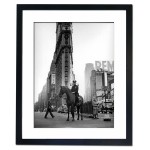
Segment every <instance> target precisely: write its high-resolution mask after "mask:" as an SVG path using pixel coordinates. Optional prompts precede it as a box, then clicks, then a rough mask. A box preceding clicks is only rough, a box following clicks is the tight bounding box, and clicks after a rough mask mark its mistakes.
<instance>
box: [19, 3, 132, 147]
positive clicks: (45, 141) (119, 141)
mask: <svg viewBox="0 0 150 150" xmlns="http://www.w3.org/2000/svg"><path fill="white" fill-rule="evenodd" d="M24 10H83V11H84V10H125V11H126V139H23V138H22V75H23V73H22V54H23V52H22V34H23V32H22V31H23V21H22V20H23V11H24ZM16 40H17V50H16V51H17V52H16V56H17V59H16V144H17V145H112V146H119V145H120V146H130V145H132V5H131V4H127V5H126V4H124V5H119V4H118V5H112V4H109V5H91V4H90V5H69V4H68V5H49V4H18V5H17V39H16Z"/></svg>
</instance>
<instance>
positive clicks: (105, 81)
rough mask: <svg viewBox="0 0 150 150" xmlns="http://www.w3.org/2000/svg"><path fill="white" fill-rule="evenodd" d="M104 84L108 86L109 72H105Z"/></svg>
mask: <svg viewBox="0 0 150 150" xmlns="http://www.w3.org/2000/svg"><path fill="white" fill-rule="evenodd" d="M104 85H105V86H107V72H104Z"/></svg>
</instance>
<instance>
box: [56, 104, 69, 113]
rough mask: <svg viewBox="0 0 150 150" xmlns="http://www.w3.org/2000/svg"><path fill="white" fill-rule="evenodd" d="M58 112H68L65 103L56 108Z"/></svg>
mask: <svg viewBox="0 0 150 150" xmlns="http://www.w3.org/2000/svg"><path fill="white" fill-rule="evenodd" d="M57 112H58V113H67V112H68V108H67V106H66V105H62V106H60V107H59V108H58V109H57Z"/></svg>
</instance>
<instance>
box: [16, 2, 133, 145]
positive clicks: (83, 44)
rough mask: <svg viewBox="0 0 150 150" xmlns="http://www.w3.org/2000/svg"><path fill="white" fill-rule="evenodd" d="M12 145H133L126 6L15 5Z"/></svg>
mask: <svg viewBox="0 0 150 150" xmlns="http://www.w3.org/2000/svg"><path fill="white" fill-rule="evenodd" d="M16 65H17V72H16V144H23V145H125V146H127V145H132V5H49V4H46V5H43V4H37V5H35V4H34V5H30V4H18V5H17V64H16Z"/></svg>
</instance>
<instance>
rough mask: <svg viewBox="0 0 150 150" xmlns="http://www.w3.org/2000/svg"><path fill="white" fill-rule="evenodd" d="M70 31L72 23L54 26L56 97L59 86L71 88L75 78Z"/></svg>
mask: <svg viewBox="0 0 150 150" xmlns="http://www.w3.org/2000/svg"><path fill="white" fill-rule="evenodd" d="M72 31H73V30H72V23H69V22H62V23H57V24H56V49H55V53H54V56H55V57H54V58H55V59H54V60H55V69H56V70H55V78H56V80H55V81H56V95H58V94H59V91H60V86H67V87H69V88H71V83H72V81H73V80H74V77H75V75H74V73H73V56H72V53H73V45H72ZM64 103H65V101H63V100H62V104H64Z"/></svg>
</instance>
